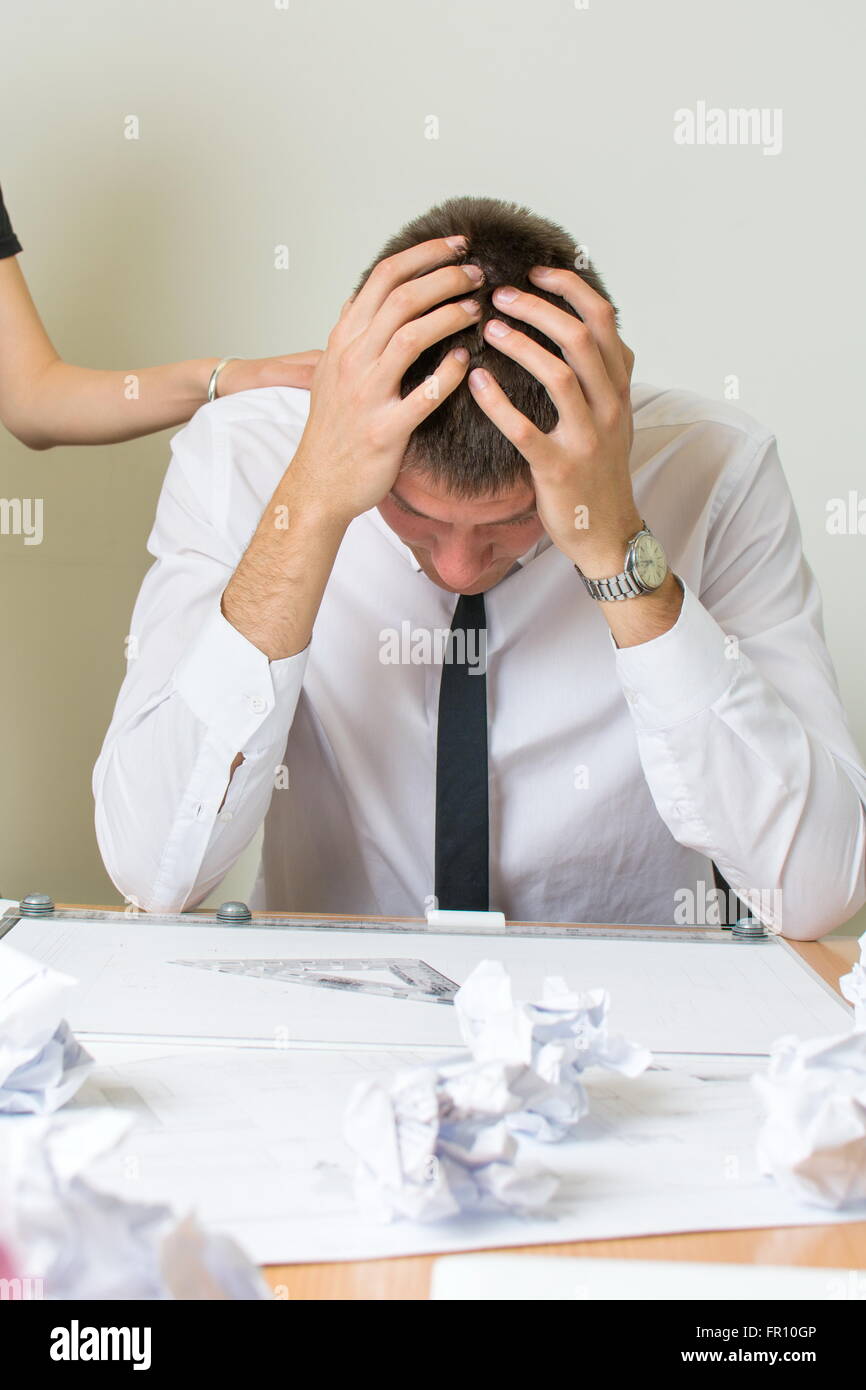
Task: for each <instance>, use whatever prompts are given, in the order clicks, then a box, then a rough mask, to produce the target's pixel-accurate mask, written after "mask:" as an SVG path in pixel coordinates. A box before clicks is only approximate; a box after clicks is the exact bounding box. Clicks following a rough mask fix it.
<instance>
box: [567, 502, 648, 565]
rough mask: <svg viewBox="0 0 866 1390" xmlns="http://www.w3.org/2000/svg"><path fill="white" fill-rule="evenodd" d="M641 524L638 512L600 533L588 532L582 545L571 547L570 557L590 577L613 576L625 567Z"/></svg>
mask: <svg viewBox="0 0 866 1390" xmlns="http://www.w3.org/2000/svg"><path fill="white" fill-rule="evenodd" d="M642 526H643V521H642V520H641V518H640V517H639V516H638V517H636V519H635V520H633V521H630V522H626V523H625V524H623V525H622V526H618V527H616V528H615V529H611V530H609V531H605V532H604V534H603V535H601V536H590V535H587V536H586V537H585V538H584V539H583V540H582V541H581V543H580V544H579V545H578V544H575V545H571V546H570V547H569V550H568V558H569V559H570V560H571V562H572V564H574V565H577V568H578V569H579V570H580V572H581V574H585V575H586V577H587V579H612V578H613V576H614V575H615V574H622V572H623V570H624V569H625V561H626V556H627V554H628V547H629V543H630V542H631V540H632V539H633V538H634V537H635V536H636V535H637V533H638V531H640V529H641V528H642Z"/></svg>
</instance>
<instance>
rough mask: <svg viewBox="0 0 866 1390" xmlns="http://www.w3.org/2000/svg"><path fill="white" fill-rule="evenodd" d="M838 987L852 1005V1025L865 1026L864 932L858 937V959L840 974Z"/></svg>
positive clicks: (865, 960) (865, 970)
mask: <svg viewBox="0 0 866 1390" xmlns="http://www.w3.org/2000/svg"><path fill="white" fill-rule="evenodd" d="M839 988H840V989H841V991H842V993H843V994H844V996H845V998H846V999H847V1000H848V1003H849V1004H853V1005H854V1027H855V1028H866V932H864V933H863V935H862V936H861V937H860V959H859V961H857V962H856V964H855V965H854V966H853V967H852V968H851V970H850V972H849V973H848V974H847V975H843V976H842V978H841V980H840V981H839Z"/></svg>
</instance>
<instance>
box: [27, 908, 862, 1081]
mask: <svg viewBox="0 0 866 1390" xmlns="http://www.w3.org/2000/svg"><path fill="white" fill-rule="evenodd" d="M6 940H7V941H8V942H9V944H10V945H13V946H16V947H18V949H19V950H23V951H27V952H28V953H29V954H30V955H32V956H35V957H37V958H38V959H41V960H44V961H46V962H47V963H48V964H50V965H52V966H54V968H55V969H58V970H64V971H66V972H67V973H68V974H70V975H73V976H75V978H76V979H78V980H79V981H80V988H79V990H78V991H77V992H76V994H75V996H74V998H73V999H72V1001H71V1003H70V1007H69V1010H68V1018H69V1022H70V1024H71V1025H72V1027H73V1029H74V1030H75V1032H76V1033H77V1034H78V1035H79V1036H82V1037H87V1036H88V1035H92V1034H94V1033H102V1034H107V1035H114V1036H118V1035H139V1036H142V1037H152V1036H160V1037H167V1038H170V1037H173V1038H178V1039H187V1038H198V1039H202V1038H211V1039H224V1040H232V1041H234V1040H239V1039H246V1040H250V1041H255V1040H258V1041H261V1042H264V1043H266V1044H269V1045H270V1044H273V1043H274V1042H278V1043H291V1042H297V1041H300V1042H312V1043H315V1042H325V1043H337V1044H359V1043H360V1044H370V1043H373V1044H377V1045H380V1046H385V1047H393V1046H400V1047H404V1046H408V1047H424V1046H427V1047H430V1046H433V1047H441V1046H443V1045H444V1046H450V1045H452V1044H456V1043H457V1042H458V1041H459V1030H458V1026H457V1019H456V1017H455V1012H454V1008H453V1006H452V1005H451V1004H448V1003H443V1002H433V1001H432V1000H431V1002H422V1001H421V1000H419V999H418V998H417V997H408V998H393V997H387V995H383V994H381V993H365V992H352V991H349V990H346V989H334V988H325V987H322V986H321V985H311V984H299V983H294V982H290V981H286V980H280V979H277V978H263V977H261V976H258V977H257V976H256V975H255V974H235V973H223V971H220V970H217V969H213V968H209V967H212V966H213V965H214V964H215V963H218V962H219V963H222V964H223V965H226V964H228V965H229V967H230V968H231V969H235V968H237V967H235V966H232V965H231V963H232V962H237V961H240V962H244V961H248V962H249V961H251V962H259V961H262V960H266V959H267V960H270V961H272V962H274V963H275V967H276V971H279V970H280V969H281V966H280V965H279V962H288V967H287V968H289V969H296V970H297V968H298V962H303V961H308V962H309V961H314V962H316V963H317V965H321V963H322V962H323V961H326V962H327V961H330V962H332V963H335V964H332V965H331V966H330V969H331V971H332V973H337V974H342V975H343V976H344V977H345V978H349V977H351V974H352V962H353V961H355V962H360V963H361V966H359V967H358V970H359V971H360V973H357V972H356V979H357V980H358V982H360V983H361V984H363V983H364V980H365V978H366V980H368V981H369V980H371V979H373V978H374V977H373V976H372V975H371V973H370V971H369V970H368V969H367V963H368V962H370V961H371V960H373V961H375V960H381V961H382V962H383V965H385V963H386V962H387V961H388V960H389V959H391V960H397V961H399V960H404V961H405V960H409V961H414V962H420V963H423V964H425V965H426V966H428V967H431V968H432V970H434V971H436V972H439V974H440V975H442V976H444V977H445V978H446V979H447V980H450V981H453V982H454V983H455V984H457V985H462V984H463V983H464V981H465V980H466V978H467V977H468V975H469V974H470V973H471V971H472V970H473V969H474V968H475V966H476V965H477V964H478V962H479V961H480V960H483V959H485V958H492V959H496V960H501V961H502V963H503V964H504V966H505V968H506V970H507V971H508V973H509V974H510V976H511V978H512V980H513V983H514V992H515V995H516V996H517V997H519V998H523V999H534V998H539V997H540V995H541V990H542V986H543V981H544V979H545V977H546V976H549V975H559V976H562V977H563V978H564V979H566V980H567V981H568V983H569V985H570V986H571V987H572V988H573V989H576V990H581V991H583V990H589V989H595V988H598V987H601V988H604V989H606V990H607V991H608V992H609V994H610V996H611V1012H610V1019H609V1023H610V1028H611V1030H612V1031H613V1032H617V1033H624V1034H625V1035H626V1036H627V1037H632V1038H637V1039H639V1040H640V1042H641V1043H642V1044H643V1045H645V1046H646V1047H648V1048H650V1050H651V1051H653V1052H701V1053H711V1052H716V1053H724V1054H729V1053H741V1054H762V1055H766V1054H768V1053H769V1050H770V1047H771V1045H772V1043H773V1041H774V1040H775V1039H776V1038H777V1037H779V1036H781V1035H782V1034H785V1033H796V1034H798V1035H799V1036H801V1037H814V1036H816V1035H820V1034H829V1033H838V1032H842V1031H844V1030H845V1029H846V1028H848V1027H850V1024H851V1011H850V1009H849V1008H848V1007H847V1005H845V1004H844V1003H843V1002H842V1001H841V1000H840V999H839V997H838V995H836V994H835V993H834V992H833V991H831V990H830V989H829V987H828V986H826V985H825V984H824V983H823V982H822V981H820V980H818V978H817V976H815V975H814V974H813V973H812V972H810V971H808V970H807V969H806V968H805V967H804V966H803V964H802V962H801V961H800V960H799V959H798V958H797V957H796V956H795V955H794V954H793V952H791V951H790V950H789V949H788V948H787V947H786V946H785V945H784V944H783V943H781V942H780V941H778V940H776V939H774V938H771V939H769V940H768V941H767V942H766V943H764V944H753V943H749V942H745V943H744V942H739V943H734V942H731V941H726V942H725V943H723V944H708V943H689V942H668V941H647V940H620V939H608V940H594V939H590V938H585V937H582V938H571V939H566V938H564V937H560V938H557V937H550V936H546V937H545V936H535V937H533V936H517V935H511V934H510V933H509V934H508V935H506V936H495V937H490V936H485V937H482V936H476V937H473V936H471V935H466V936H444V935H432V934H426V933H424V932H392V931H375V932H374V931H370V930H357V931H346V930H344V929H337V928H326V929H324V930H322V929H319V930H312V929H308V930H299V929H294V928H293V929H283V928H278V929H266V928H258V927H243V928H231V927H216V926H213V925H206V926H197V927H195V926H186V925H183V926H174V925H171V926H169V925H159V924H156V923H151V922H149V921H148V920H147V918H146V917H141V918H137V919H126V920H123V921H120V922H98V921H97V922H83V921H75V922H68V921H64V920H58V921H53V922H52V921H44V922H43V921H36V920H34V921H24V922H20V923H19V924H18V925H17V926H15V927H13V928H12V930H11V932H10V933H9V934H8V936H7V937H6ZM177 961H194V962H200V964H193V965H188V964H187V965H179V964H175V963H174V962H177ZM361 967H363V968H361ZM240 968H241V969H247V970H252V971H256V970H260V969H261V967H260V966H259V965H256V964H253V965H248V966H243V965H241V967H240ZM282 968H286V967H282ZM318 973H319V974H321V973H323V972H322V971H321V970H319V971H318ZM388 980H390V981H391V985H392V986H397V987H399V984H400V982H399V980H398V979H397V978H396V977H395V976H394V975H393V973H391V972H389V971H388V970H387V969H385V970H384V971H383V973H382V975H381V976H379V977H378V978H376V980H375V982H376V983H377V984H379V985H382V984H386V982H387V981H388Z"/></svg>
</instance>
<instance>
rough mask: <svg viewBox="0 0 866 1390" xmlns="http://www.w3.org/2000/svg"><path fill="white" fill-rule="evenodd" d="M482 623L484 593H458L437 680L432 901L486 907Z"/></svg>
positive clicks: (484, 654) (487, 852) (484, 626)
mask: <svg viewBox="0 0 866 1390" xmlns="http://www.w3.org/2000/svg"><path fill="white" fill-rule="evenodd" d="M486 657H487V621H486V618H485V614H484V595H483V594H461V595H460V597H459V599H458V600H457V606H456V608H455V609H454V617H453V619H452V622H451V636H450V638H449V642H448V648H447V650H446V653H445V659H444V661H443V663H442V679H441V681H440V685H439V729H438V733H437V736H436V900H437V904H438V906H439V907H443V908H467V909H474V910H476V911H481V912H486V911H487V910H488V908H489V906H490V885H489V855H490V842H489V830H488V807H487V675H486V670H487V661H486Z"/></svg>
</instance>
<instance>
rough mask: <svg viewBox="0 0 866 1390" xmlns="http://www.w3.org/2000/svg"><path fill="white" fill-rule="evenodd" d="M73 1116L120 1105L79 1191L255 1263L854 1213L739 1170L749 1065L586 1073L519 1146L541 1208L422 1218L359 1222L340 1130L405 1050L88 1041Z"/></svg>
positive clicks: (797, 1221) (657, 1064)
mask: <svg viewBox="0 0 866 1390" xmlns="http://www.w3.org/2000/svg"><path fill="white" fill-rule="evenodd" d="M93 1051H94V1052H95V1055H96V1061H97V1067H96V1070H95V1072H94V1073H93V1074H92V1075H91V1077H90V1078H88V1080H87V1081H86V1082H85V1083H84V1086H83V1087H82V1089H81V1091H80V1092H79V1094H78V1096H77V1097H76V1100H75V1101H74V1102H72V1104H73V1105H76V1106H92V1105H110V1106H115V1107H119V1108H121V1109H123V1110H126V1111H131V1112H132V1113H133V1114H134V1116H135V1123H134V1126H133V1129H132V1131H131V1133H130V1134H129V1136H128V1137H127V1138H126V1140H125V1141H123V1143H122V1144H121V1146H120V1148H119V1149H118V1150H117V1151H116V1152H115V1153H113V1154H112V1155H109V1156H108V1157H107V1158H105V1159H104V1160H102V1161H101V1163H100V1165H99V1166H98V1167H97V1168H96V1169H95V1170H93V1171H92V1173H91V1181H93V1182H94V1183H97V1184H98V1185H102V1186H104V1187H108V1188H110V1189H111V1190H112V1191H115V1192H117V1193H119V1194H121V1195H123V1196H125V1197H128V1198H134V1199H135V1200H138V1201H151V1200H160V1199H163V1200H164V1199H165V1197H166V1194H170V1195H171V1199H172V1201H173V1202H174V1203H175V1205H176V1206H177V1208H178V1209H179V1211H180V1212H181V1213H183V1212H184V1211H185V1210H187V1209H191V1210H195V1212H196V1214H197V1215H198V1217H199V1218H200V1220H201V1221H202V1222H203V1223H205V1224H207V1225H208V1226H211V1227H213V1228H214V1229H220V1230H223V1231H225V1232H227V1233H228V1234H229V1235H231V1236H233V1237H234V1238H235V1239H236V1240H238V1241H239V1242H240V1243H241V1244H242V1246H243V1247H244V1249H245V1250H246V1251H247V1253H248V1254H249V1255H250V1256H251V1257H252V1258H253V1259H255V1260H257V1261H260V1262H262V1263H294V1262H313V1261H322V1260H324V1261H327V1260H353V1259H371V1258H375V1257H378V1256H385V1255H408V1254H419V1253H422V1252H435V1251H456V1250H466V1249H484V1248H489V1247H494V1246H514V1245H524V1244H537V1243H542V1242H550V1241H556V1242H559V1241H577V1240H589V1239H601V1238H605V1237H609V1238H610V1237H617V1236H635V1235H649V1234H652V1233H658V1232H664V1231H689V1230H724V1229H732V1228H737V1227H748V1226H755V1227H764V1226H785V1225H807V1224H812V1223H828V1222H836V1221H842V1220H852V1219H858V1218H859V1219H861V1220H862V1219H864V1218H866V1207H864V1210H863V1211H859V1212H858V1211H856V1210H853V1211H850V1212H848V1213H846V1214H845V1215H844V1216H843V1215H839V1214H836V1213H831V1212H828V1211H826V1210H824V1209H822V1208H819V1207H809V1206H807V1205H804V1204H803V1203H801V1202H797V1201H795V1200H793V1199H792V1198H790V1197H787V1196H785V1195H784V1194H783V1193H782V1192H781V1191H780V1190H779V1189H778V1188H777V1187H776V1186H775V1185H774V1183H773V1182H772V1180H771V1179H768V1178H764V1177H762V1176H761V1175H760V1173H759V1172H758V1169H757V1164H756V1160H755V1138H756V1134H757V1130H758V1126H759V1123H760V1102H759V1099H758V1097H757V1095H756V1093H755V1091H754V1089H753V1087H752V1086H751V1084H750V1079H749V1078H750V1075H751V1073H752V1071H753V1070H754V1069H755V1067H756V1061H755V1059H748V1058H740V1057H728V1058H721V1057H718V1056H691V1057H682V1056H672V1055H667V1056H661V1055H660V1056H657V1057H656V1059H655V1061H654V1064H653V1066H652V1068H651V1069H650V1070H649V1071H647V1072H645V1073H644V1074H643V1075H642V1076H639V1077H634V1078H631V1079H629V1078H627V1077H623V1076H619V1075H617V1074H614V1073H610V1072H602V1071H597V1072H590V1073H587V1076H586V1083H587V1090H588V1092H589V1099H590V1113H589V1115H588V1116H587V1117H586V1118H585V1119H584V1120H582V1121H581V1123H580V1125H579V1126H578V1129H577V1135H576V1137H575V1138H574V1139H573V1140H567V1141H564V1142H562V1143H559V1144H535V1145H530V1146H529V1148H530V1150H531V1151H533V1152H534V1153H535V1154H536V1156H537V1157H538V1158H539V1161H540V1162H542V1163H543V1164H544V1166H546V1167H548V1168H550V1169H552V1170H553V1171H554V1172H555V1173H557V1174H558V1175H559V1177H560V1180H561V1187H560V1191H559V1193H558V1194H557V1196H556V1197H555V1198H554V1199H553V1201H552V1202H551V1203H550V1204H549V1206H548V1207H546V1208H545V1209H544V1212H543V1214H542V1215H535V1216H527V1217H521V1216H514V1215H501V1216H500V1215H491V1216H469V1215H463V1216H461V1217H460V1218H459V1219H452V1220H448V1221H443V1222H438V1223H435V1224H432V1225H422V1224H420V1223H416V1222H411V1221H395V1222H392V1223H390V1224H379V1223H377V1222H375V1221H373V1220H372V1219H369V1218H366V1217H364V1216H362V1215H361V1214H360V1213H359V1211H358V1209H357V1207H356V1203H355V1200H354V1195H353V1190H352V1173H353V1158H352V1155H351V1154H350V1152H349V1150H348V1148H347V1146H346V1144H345V1142H344V1140H343V1137H342V1119H343V1114H344V1111H345V1107H346V1103H347V1101H348V1098H349V1095H350V1094H351V1092H352V1090H353V1089H354V1087H355V1085H356V1084H357V1082H358V1081H359V1080H360V1079H362V1078H365V1077H371V1076H376V1075H377V1074H391V1073H393V1072H394V1070H396V1069H397V1068H399V1067H404V1066H413V1065H416V1064H417V1063H418V1062H421V1061H425V1060H428V1059H429V1054H428V1053H427V1052H426V1050H416V1049H411V1048H399V1049H398V1048H390V1049H368V1050H363V1049H360V1050H359V1049H351V1050H346V1049H341V1048H321V1047H320V1048H303V1047H297V1046H292V1047H285V1048H280V1047H272V1048H257V1047H245V1048H216V1047H203V1046H194V1045H186V1046H182V1047H180V1046H173V1047H166V1046H158V1045H154V1044H134V1043H115V1042H111V1043H109V1042H105V1041H103V1042H100V1043H99V1044H98V1046H96V1047H94V1048H93Z"/></svg>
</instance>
